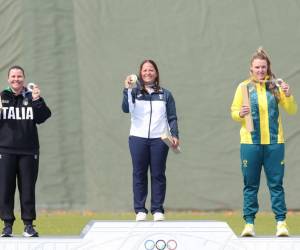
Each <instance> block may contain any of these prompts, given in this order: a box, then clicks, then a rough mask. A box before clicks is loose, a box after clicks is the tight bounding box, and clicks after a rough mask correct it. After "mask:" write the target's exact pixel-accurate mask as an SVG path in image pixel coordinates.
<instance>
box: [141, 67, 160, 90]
mask: <svg viewBox="0 0 300 250" xmlns="http://www.w3.org/2000/svg"><path fill="white" fill-rule="evenodd" d="M140 75H141V77H142V80H143V82H144V83H145V84H146V85H147V84H151V83H154V82H156V80H157V79H156V78H157V72H156V70H155V67H154V66H153V65H152V64H151V63H150V62H145V63H144V64H143V66H142V68H141V72H140Z"/></svg>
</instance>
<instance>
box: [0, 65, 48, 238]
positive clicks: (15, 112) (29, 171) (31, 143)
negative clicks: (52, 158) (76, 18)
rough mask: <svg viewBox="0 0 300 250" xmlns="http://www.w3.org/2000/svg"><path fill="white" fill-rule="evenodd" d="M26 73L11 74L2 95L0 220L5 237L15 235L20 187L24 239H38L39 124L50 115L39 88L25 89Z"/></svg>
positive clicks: (16, 70)
mask: <svg viewBox="0 0 300 250" xmlns="http://www.w3.org/2000/svg"><path fill="white" fill-rule="evenodd" d="M24 81H25V73H24V70H23V68H21V67H20V66H13V67H11V68H10V69H9V71H8V83H9V87H7V88H6V89H4V90H3V91H2V92H1V102H0V105H1V104H2V108H1V113H0V217H1V219H2V220H3V221H4V228H3V231H2V234H1V236H2V237H10V236H12V226H13V223H14V220H15V216H14V197H15V190H16V180H17V184H18V189H19V194H20V203H21V219H22V220H23V222H24V225H25V227H24V232H23V236H25V237H37V236H38V232H37V231H35V229H34V228H33V225H32V221H33V220H35V219H36V210H35V183H36V180H37V176H38V165H39V139H38V131H37V126H36V124H40V123H43V122H44V121H46V120H47V119H48V118H49V117H50V116H51V111H50V109H49V108H48V107H47V105H46V103H45V101H44V99H43V98H42V97H40V89H39V88H38V86H36V85H35V86H34V88H33V89H32V90H29V89H27V88H26V87H24Z"/></svg>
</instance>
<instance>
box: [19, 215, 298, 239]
mask: <svg viewBox="0 0 300 250" xmlns="http://www.w3.org/2000/svg"><path fill="white" fill-rule="evenodd" d="M166 217H167V220H215V221H224V222H227V223H228V225H229V226H230V227H231V228H232V229H233V231H234V232H235V233H236V234H237V235H239V234H240V232H241V230H242V228H243V226H244V221H243V219H242V216H241V214H240V212H231V211H225V212H194V211H193V212H168V211H167V212H166ZM134 219H135V215H134V214H133V213H94V212H90V211H86V212H67V211H53V212H47V211H43V212H39V213H38V217H37V220H36V221H35V222H34V224H35V225H36V226H37V230H38V231H39V233H40V235H58V236H68V235H72V236H79V234H80V232H81V231H82V229H83V228H84V226H85V225H86V224H87V223H88V222H89V221H91V220H134ZM150 219H152V217H151V216H149V220H150ZM287 223H288V225H289V229H290V233H291V235H300V227H299V225H300V212H289V213H288V216H287ZM22 230H23V224H22V221H20V217H19V216H17V220H16V222H15V225H14V234H16V235H19V234H21V233H22ZM255 231H256V234H257V235H274V234H275V221H274V216H273V214H272V213H267V212H260V213H259V214H258V216H257V218H256V222H255Z"/></svg>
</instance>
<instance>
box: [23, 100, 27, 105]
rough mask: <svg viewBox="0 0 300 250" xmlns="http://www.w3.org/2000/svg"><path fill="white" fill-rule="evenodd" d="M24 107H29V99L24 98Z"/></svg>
mask: <svg viewBox="0 0 300 250" xmlns="http://www.w3.org/2000/svg"><path fill="white" fill-rule="evenodd" d="M23 105H24V106H27V105H28V98H24V100H23Z"/></svg>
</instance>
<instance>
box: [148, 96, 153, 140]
mask: <svg viewBox="0 0 300 250" xmlns="http://www.w3.org/2000/svg"><path fill="white" fill-rule="evenodd" d="M151 119H152V94H150V121H149V129H148V139H149V138H150V127H151Z"/></svg>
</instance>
